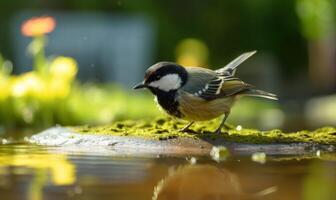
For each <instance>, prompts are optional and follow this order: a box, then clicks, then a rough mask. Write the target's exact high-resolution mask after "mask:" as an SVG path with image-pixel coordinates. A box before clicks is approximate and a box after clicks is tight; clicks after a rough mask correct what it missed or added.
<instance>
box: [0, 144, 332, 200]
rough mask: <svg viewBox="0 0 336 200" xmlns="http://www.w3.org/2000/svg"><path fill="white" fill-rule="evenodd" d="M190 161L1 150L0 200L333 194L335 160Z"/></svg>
mask: <svg viewBox="0 0 336 200" xmlns="http://www.w3.org/2000/svg"><path fill="white" fill-rule="evenodd" d="M196 160H197V162H196V164H195V162H193V163H194V164H190V162H189V161H188V160H186V159H185V158H180V157H151V158H148V157H147V158H144V157H141V158H140V157H137V158H136V157H129V156H128V157H125V156H119V157H118V156H116V155H115V154H114V155H113V156H111V155H108V154H106V155H94V154H81V153H79V152H76V151H70V150H69V151H61V150H60V148H58V147H48V148H46V147H39V146H33V145H18V144H16V145H15V144H14V145H0V194H1V196H0V199H1V200H7V199H9V200H11V199H30V200H41V199H48V200H50V199H51V200H53V199H55V200H59V199H62V200H63V199H65V200H66V199H73V198H75V199H100V200H105V199H125V200H128V199H140V200H141V199H144V200H145V199H146V200H148V199H157V200H162V199H163V200H165V199H177V200H179V199H196V200H197V199H210V200H211V199H272V200H273V199H289V200H291V199H293V200H294V199H295V200H297V199H303V200H315V199H327V200H328V199H330V200H331V199H333V197H334V196H335V195H336V194H335V189H334V188H336V171H335V168H336V163H335V162H334V161H322V160H316V159H306V160H299V161H297V160H286V159H278V160H280V161H272V160H275V159H273V158H270V161H267V162H266V163H265V164H260V163H255V162H253V161H251V158H250V156H247V157H241V156H234V155H232V156H231V157H230V158H229V159H227V160H226V161H224V162H221V163H217V162H215V161H213V160H211V159H210V158H209V157H198V158H197V159H196ZM275 186H276V187H275ZM321 186H323V187H321ZM319 197H322V198H319Z"/></svg>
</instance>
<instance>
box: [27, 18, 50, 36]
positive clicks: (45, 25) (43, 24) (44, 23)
mask: <svg viewBox="0 0 336 200" xmlns="http://www.w3.org/2000/svg"><path fill="white" fill-rule="evenodd" d="M55 26H56V20H55V19H54V18H53V17H49V16H45V17H33V18H31V19H29V20H27V21H25V22H24V23H23V24H22V26H21V32H22V34H23V35H24V36H28V37H32V36H39V35H43V34H46V33H50V32H52V31H53V30H54V29H55Z"/></svg>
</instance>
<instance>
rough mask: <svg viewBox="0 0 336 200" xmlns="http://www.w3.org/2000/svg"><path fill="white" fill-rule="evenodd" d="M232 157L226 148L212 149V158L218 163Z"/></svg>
mask: <svg viewBox="0 0 336 200" xmlns="http://www.w3.org/2000/svg"><path fill="white" fill-rule="evenodd" d="M229 155H230V152H229V150H228V149H227V148H226V147H225V146H217V147H212V149H211V151H210V156H211V158H212V159H213V160H215V161H217V162H221V161H225V160H226V159H227V157H228V156H229Z"/></svg>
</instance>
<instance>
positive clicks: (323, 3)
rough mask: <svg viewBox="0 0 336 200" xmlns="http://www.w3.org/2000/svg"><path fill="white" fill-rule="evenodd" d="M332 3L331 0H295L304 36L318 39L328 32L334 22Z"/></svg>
mask: <svg viewBox="0 0 336 200" xmlns="http://www.w3.org/2000/svg"><path fill="white" fill-rule="evenodd" d="M333 3H334V2H333V1H332V0H297V7H296V8H297V13H298V16H299V17H300V19H301V24H302V29H303V30H302V32H303V35H304V36H305V37H306V38H308V39H319V38H321V37H324V36H326V35H327V34H330V32H331V31H332V29H333V28H334V27H333V26H334V23H335V20H334V17H335V16H334V13H333V12H334V10H335V8H334V7H333Z"/></svg>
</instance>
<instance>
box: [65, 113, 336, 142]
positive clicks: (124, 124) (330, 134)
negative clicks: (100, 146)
mask: <svg viewBox="0 0 336 200" xmlns="http://www.w3.org/2000/svg"><path fill="white" fill-rule="evenodd" d="M218 124H219V122H218V121H216V120H213V121H209V122H200V123H195V125H193V126H192V128H191V129H192V131H190V132H188V133H185V132H184V133H182V132H179V131H178V130H179V129H181V128H182V127H184V126H185V125H186V123H182V122H180V121H175V120H172V119H170V118H159V119H155V120H153V121H151V122H150V121H144V120H142V121H141V120H139V121H130V120H128V121H120V122H115V123H113V124H111V125H105V126H95V127H90V126H81V127H71V129H72V130H74V131H75V132H78V133H82V134H104V135H114V136H133V137H142V138H148V139H158V140H165V139H170V138H178V137H189V138H195V139H197V138H200V139H207V140H212V139H213V140H215V139H224V140H226V141H232V142H238V143H254V144H268V143H297V142H305V143H317V144H331V145H336V128H335V127H323V128H320V129H317V130H315V131H306V130H303V131H298V132H292V133H284V132H282V131H281V130H278V129H274V130H270V131H260V130H256V129H244V128H242V129H241V130H239V129H236V127H235V126H232V125H228V128H226V129H223V130H222V133H221V134H220V135H218V134H213V133H212V131H213V130H215V129H216V128H217V126H218Z"/></svg>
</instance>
